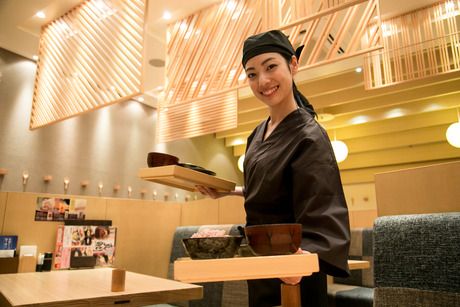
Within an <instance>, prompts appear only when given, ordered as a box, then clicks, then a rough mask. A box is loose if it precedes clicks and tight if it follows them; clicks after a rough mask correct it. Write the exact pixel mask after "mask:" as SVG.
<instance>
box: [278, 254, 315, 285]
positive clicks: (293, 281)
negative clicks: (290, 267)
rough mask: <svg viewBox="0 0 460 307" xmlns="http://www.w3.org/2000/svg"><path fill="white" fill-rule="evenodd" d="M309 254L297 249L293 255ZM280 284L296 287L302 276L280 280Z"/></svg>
mask: <svg viewBox="0 0 460 307" xmlns="http://www.w3.org/2000/svg"><path fill="white" fill-rule="evenodd" d="M309 253H310V252H307V251H304V250H302V249H300V248H299V249H298V250H297V251H296V252H295V254H309ZM280 279H281V281H282V282H284V283H285V284H287V285H297V284H298V283H299V282H300V281H301V280H302V276H297V277H283V278H280Z"/></svg>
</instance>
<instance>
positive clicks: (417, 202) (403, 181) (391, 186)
mask: <svg viewBox="0 0 460 307" xmlns="http://www.w3.org/2000/svg"><path fill="white" fill-rule="evenodd" d="M458 187H460V161H457V162H451V163H443V164H437V165H430V166H425V167H420V168H413V169H406V170H400V171H394V172H388V173H381V174H377V175H376V176H375V188H376V196H377V210H378V215H379V216H384V215H397V214H420V213H435V212H450V211H460V202H459V199H460V189H459V188H458Z"/></svg>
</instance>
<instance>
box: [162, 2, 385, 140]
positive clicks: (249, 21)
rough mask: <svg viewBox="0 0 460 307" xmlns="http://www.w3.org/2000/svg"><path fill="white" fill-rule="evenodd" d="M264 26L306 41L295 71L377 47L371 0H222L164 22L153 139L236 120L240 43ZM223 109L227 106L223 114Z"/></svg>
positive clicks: (212, 128)
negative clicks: (162, 74) (161, 93)
mask: <svg viewBox="0 0 460 307" xmlns="http://www.w3.org/2000/svg"><path fill="white" fill-rule="evenodd" d="M372 24H373V25H376V26H374V27H371V25H372ZM269 29H281V30H283V31H284V32H285V34H287V35H289V38H290V40H291V42H292V43H293V45H294V46H299V45H305V48H304V49H303V52H302V55H301V58H300V70H302V69H307V68H311V67H314V66H318V65H323V64H328V63H331V62H334V61H338V60H342V59H345V58H348V57H353V56H356V55H359V54H362V53H366V52H370V51H374V50H378V49H380V48H381V47H380V41H381V31H380V13H379V7H378V0H310V1H305V0H226V1H223V2H221V3H219V4H216V5H213V6H211V7H209V8H207V9H204V10H201V11H199V12H197V13H196V14H193V15H190V16H188V17H187V18H184V19H182V20H179V21H177V22H176V23H174V24H172V25H170V27H169V29H168V46H167V62H166V75H167V84H166V89H165V97H164V100H163V102H161V103H160V105H159V112H158V114H159V120H158V129H157V131H158V136H157V140H158V141H159V142H167V141H171V140H175V139H180V138H190V137H194V136H198V135H202V134H209V133H215V132H218V131H223V130H228V129H232V128H235V127H236V126H237V108H236V105H237V95H236V90H237V89H238V88H239V87H242V86H245V84H246V80H245V79H246V76H245V73H244V71H243V68H242V66H241V50H242V44H243V41H244V39H245V38H246V37H248V36H250V35H252V34H255V33H259V32H262V31H265V30H269ZM231 91H233V92H235V93H234V94H233V95H230V94H228V92H231ZM224 97H225V98H224ZM227 104H230V105H227ZM204 105H206V106H204ZM191 106H194V109H193V110H191V109H189V108H190V107H191ZM197 106H200V107H197ZM192 111H193V114H194V116H195V120H194V121H189V120H188V119H187V116H189V113H191V112H192ZM222 112H231V113H228V114H226V116H225V121H224V120H222V118H223V115H222ZM180 114H181V115H180Z"/></svg>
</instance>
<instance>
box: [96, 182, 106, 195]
mask: <svg viewBox="0 0 460 307" xmlns="http://www.w3.org/2000/svg"><path fill="white" fill-rule="evenodd" d="M97 187H98V189H99V196H101V194H102V190H103V189H104V184H103V183H102V181H99V183H98V184H97Z"/></svg>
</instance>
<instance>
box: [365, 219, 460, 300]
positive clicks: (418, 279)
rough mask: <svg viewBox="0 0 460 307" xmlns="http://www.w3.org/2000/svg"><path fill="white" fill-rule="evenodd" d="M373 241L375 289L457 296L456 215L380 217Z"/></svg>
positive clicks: (459, 233) (459, 237)
mask: <svg viewBox="0 0 460 307" xmlns="http://www.w3.org/2000/svg"><path fill="white" fill-rule="evenodd" d="M374 240H375V241H374V243H375V245H374V246H375V249H374V271H375V283H376V287H401V288H412V289H419V290H429V291H444V292H455V293H460V261H459V259H460V213H441V214H419V215H399V216H385V217H380V218H378V219H377V220H376V222H375V226H374Z"/></svg>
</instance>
